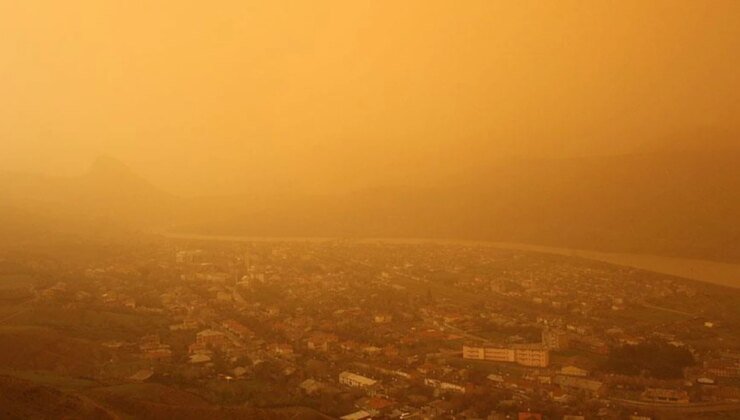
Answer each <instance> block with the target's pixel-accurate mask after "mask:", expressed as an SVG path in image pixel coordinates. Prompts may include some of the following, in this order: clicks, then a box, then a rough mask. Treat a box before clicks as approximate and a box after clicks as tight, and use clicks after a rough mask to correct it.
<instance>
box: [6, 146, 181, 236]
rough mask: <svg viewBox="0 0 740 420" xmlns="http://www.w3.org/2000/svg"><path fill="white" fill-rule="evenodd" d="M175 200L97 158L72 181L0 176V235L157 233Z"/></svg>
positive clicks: (115, 164)
mask: <svg viewBox="0 0 740 420" xmlns="http://www.w3.org/2000/svg"><path fill="white" fill-rule="evenodd" d="M175 200H176V199H175V198H174V197H172V196H171V195H169V194H167V193H165V192H163V191H160V190H158V189H157V188H155V187H154V186H152V185H151V184H150V183H149V182H147V181H146V180H144V179H143V178H141V177H139V176H137V175H136V174H134V173H133V172H132V171H131V170H130V169H129V168H128V167H127V166H126V165H124V164H123V163H121V162H119V161H117V160H115V159H112V158H109V157H100V158H98V159H97V160H96V161H95V162H94V163H93V164H92V165H91V167H90V168H89V170H88V171H87V172H85V173H84V174H83V175H81V176H78V177H51V176H43V175H35V174H17V173H5V174H0V216H2V220H3V222H2V223H0V233H2V234H3V235H6V236H9V237H11V236H12V237H28V236H29V235H31V236H38V235H48V234H77V235H89V234H96V233H104V232H116V231H119V230H121V229H132V228H134V229H141V228H150V227H155V226H156V227H159V226H161V225H162V223H164V221H165V220H167V217H169V216H170V215H171V212H172V209H173V208H174V206H173V204H174V203H175Z"/></svg>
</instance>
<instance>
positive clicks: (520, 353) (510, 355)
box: [463, 346, 550, 367]
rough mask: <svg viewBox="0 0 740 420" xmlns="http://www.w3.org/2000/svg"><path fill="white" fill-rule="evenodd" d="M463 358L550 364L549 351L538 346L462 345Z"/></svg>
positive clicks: (540, 365) (538, 365) (531, 364)
mask: <svg viewBox="0 0 740 420" xmlns="http://www.w3.org/2000/svg"><path fill="white" fill-rule="evenodd" d="M463 358H464V359H472V360H488V361H491V362H509V363H514V362H515V363H518V364H520V365H522V366H531V367H547V366H548V365H549V364H550V352H549V351H548V350H547V349H544V348H542V347H540V346H520V347H516V348H506V347H484V346H463Z"/></svg>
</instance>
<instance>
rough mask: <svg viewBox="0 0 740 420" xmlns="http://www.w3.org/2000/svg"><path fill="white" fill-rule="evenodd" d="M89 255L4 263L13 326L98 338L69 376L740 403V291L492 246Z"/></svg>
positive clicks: (465, 406) (421, 406) (253, 244)
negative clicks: (20, 275) (16, 280)
mask: <svg viewBox="0 0 740 420" xmlns="http://www.w3.org/2000/svg"><path fill="white" fill-rule="evenodd" d="M91 252H93V251H91ZM78 254H82V253H78ZM93 254H94V258H93V257H92V256H90V257H89V258H82V257H76V258H69V259H62V260H60V259H52V258H50V257H48V256H43V255H41V254H39V253H30V252H29V253H27V254H19V253H17V254H15V255H4V256H3V257H2V259H0V263H2V264H1V265H2V267H3V270H4V272H8V270H10V268H9V267H10V266H11V265H13V264H15V266H17V267H22V269H21V268H17V267H16V268H17V271H18V272H25V273H27V274H26V278H27V279H33V281H32V282H31V283H30V284H29V285H27V286H23V287H21V286H16V287H11V286H12V285H7V284H4V285H3V288H2V290H0V291H1V292H2V293H3V295H2V297H3V298H4V300H3V301H4V302H15V303H13V305H11V306H12V308H11V309H12V310H11V309H7V310H4V312H3V318H2V319H0V322H2V324H3V325H2V326H3V328H8V327H10V326H14V325H15V326H26V327H30V326H33V327H37V328H47V329H51V330H53V331H56V332H57V333H58V334H63V335H64V336H67V337H74V338H75V339H84V340H85V342H86V343H88V345H87V346H86V347H87V348H86V349H85V350H84V354H86V355H87V360H85V363H81V364H83V365H84V366H80V367H77V368H76V367H75V366H64V360H65V359H64V358H61V357H60V359H59V360H58V361H57V363H58V364H61V365H62V366H60V367H59V368H57V369H56V370H55V371H56V373H57V374H60V372H61V373H63V374H64V375H65V376H66V377H79V378H84V380H88V381H93V382H95V383H98V384H129V385H130V386H131V387H136V386H139V385H142V386H143V385H146V384H161V385H164V386H166V387H168V388H173V389H179V390H183V391H187V392H188V393H192V394H195V395H198V396H199V397H200V398H203V399H205V400H207V401H209V402H212V403H214V404H220V405H233V406H250V407H264V408H275V407H307V408H310V409H311V410H314V411H315V412H316V413H320V415H322V416H328V417H333V418H342V419H356V420H361V419H370V418H395V419H414V418H419V419H421V418H458V419H463V418H469V419H496V420H498V419H566V420H578V419H594V418H605V419H611V418H629V419H633V420H643V419H662V418H669V419H670V418H713V419H715V418H733V415H737V414H738V410H740V337H739V336H737V334H734V333H733V332H736V331H737V328H738V323H739V322H740V304H738V303H740V293H738V291H736V290H734V289H728V288H723V287H721V286H711V285H703V284H699V283H697V282H693V281H690V280H685V279H681V278H676V277H669V276H665V275H660V274H656V273H651V272H647V271H640V270H636V269H631V268H627V267H620V266H615V265H609V264H606V263H599V262H594V261H590V260H585V259H579V258H575V257H564V256H555V255H548V254H541V253H533V252H524V251H514V250H507V249H502V248H495V247H493V246H487V245H481V244H458V243H444V242H441V243H414V242H408V243H404V242H394V241H370V240H366V241H351V240H293V241H219V240H197V239H172V238H170V239H158V240H156V241H152V242H151V243H148V244H147V245H146V246H143V245H140V244H139V245H137V246H136V247H135V250H116V251H115V252H113V251H110V250H108V251H106V250H101V251H98V252H97V253H95V252H93ZM101 255H102V257H101ZM11 259H14V260H11ZM2 278H4V279H5V278H12V277H8V276H5V277H2ZM9 308H10V307H9ZM16 334H22V333H21V332H17V331H16ZM17 342H18V343H19V346H22V343H23V341H22V340H19V341H17ZM18 351H19V352H22V351H23V349H22V348H21V347H19V349H18ZM59 351H62V350H59ZM21 365H22V363H21ZM31 368H33V370H35V371H37V370H42V369H39V366H35V365H34V366H31ZM42 368H43V366H42ZM132 389H133V388H132Z"/></svg>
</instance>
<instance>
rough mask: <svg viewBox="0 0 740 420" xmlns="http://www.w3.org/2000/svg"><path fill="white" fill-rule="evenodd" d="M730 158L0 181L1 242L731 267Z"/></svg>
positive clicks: (114, 165) (736, 159) (102, 166)
mask: <svg viewBox="0 0 740 420" xmlns="http://www.w3.org/2000/svg"><path fill="white" fill-rule="evenodd" d="M737 168H740V153H738V152H737V151H731V150H725V151H722V152H716V153H715V152H703V153H697V152H689V151H681V152H661V153H650V154H641V155H625V156H611V157H588V158H577V159H540V160H533V159H518V160H517V159H513V160H508V161H503V162H500V163H498V164H496V165H492V166H490V167H487V168H479V169H475V170H469V171H467V172H465V173H461V174H460V175H459V176H458V177H457V178H455V179H451V180H450V181H449V185H453V186H445V187H439V188H430V189H422V188H402V187H388V188H375V189H367V190H362V191H356V192H354V193H350V194H335V195H323V196H315V195H313V196H310V195H304V196H299V195H296V196H224V197H200V198H191V199H185V198H178V197H174V196H171V195H169V194H167V193H165V192H162V191H161V190H158V189H157V188H155V187H153V186H152V185H151V184H149V183H148V182H147V181H145V180H144V179H142V178H140V177H139V176H137V175H136V174H134V173H132V172H131V171H130V170H129V169H128V168H127V167H126V166H125V165H124V164H122V163H120V162H118V161H116V160H114V159H111V158H101V159H99V160H97V161H96V162H95V163H94V164H93V165H92V167H91V168H90V170H89V171H88V172H87V173H86V174H84V175H83V176H80V177H76V178H53V177H43V176H32V175H19V174H6V175H4V176H0V200H1V201H0V217H2V219H1V220H2V221H3V222H1V223H0V234H2V235H4V236H6V237H9V236H11V235H14V236H16V237H19V236H20V237H23V236H24V235H26V236H27V235H39V234H48V233H55V232H75V231H80V232H89V231H91V230H94V231H95V232H106V231H115V230H117V229H127V230H130V229H137V230H145V229H156V230H159V229H167V230H170V231H177V232H187V233H200V234H219V235H258V236H343V237H435V238H460V239H486V240H496V241H516V242H528V243H533V244H542V245H554V246H569V247H578V248H587V249H596V250H616V251H625V252H644V253H656V254H667V255H680V256H691V257H701V258H709V259H718V260H733V261H740V226H738V224H737V220H736V218H737V215H738V214H740V188H738V185H740V171H739V170H738V169H737Z"/></svg>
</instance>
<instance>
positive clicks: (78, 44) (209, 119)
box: [0, 0, 740, 194]
mask: <svg viewBox="0 0 740 420" xmlns="http://www.w3.org/2000/svg"><path fill="white" fill-rule="evenodd" d="M738 63H740V1H737V0H729V1H721V0H711V1H699V0H697V1H679V0H668V1H658V0H650V1H645V0H637V1H625V0H619V1H585V0H584V1H562V0H558V1H555V0H553V1H531V2H530V1H522V0H516V1H514V0H512V1H494V0H484V1H476V0H465V1H450V0H445V1H432V0H419V1H410V0H405V1H398V0H393V1H378V0H372V1H347V0H341V1H318V0H311V1H308V0H306V1H276V0H269V1H260V2H255V1H245V0H238V1H237V0H224V1H218V0H216V1H210V2H203V1H190V0H177V1H174V0H173V1H170V0H167V1H165V0H157V1H146V0H138V1H137V0H124V1H106V0H89V1H80V0H67V1H58V0H47V1H39V0H22V1H3V2H0V98H2V100H0V146H2V147H1V148H0V165H1V167H0V170H11V171H34V172H45V173H54V174H68V175H69V174H78V173H81V172H82V171H83V170H84V168H85V167H87V166H88V165H89V164H90V162H91V161H92V160H93V159H94V157H95V156H97V155H100V154H106V155H111V156H114V157H117V158H119V159H121V160H123V161H125V162H127V163H128V164H129V165H130V166H131V167H133V168H134V169H135V170H136V171H137V172H139V173H141V174H142V175H144V176H146V177H147V178H149V179H150V180H152V181H153V182H154V183H155V184H157V185H160V186H162V187H164V188H166V189H168V190H171V191H174V192H177V193H182V194H201V193H206V192H213V193H226V192H237V191H244V190H255V189H256V190H291V189H293V190H312V191H325V190H336V189H339V190H342V189H349V188H355V187H362V186H366V185H374V184H386V183H393V184H399V183H403V184H418V183H424V182H426V181H429V182H433V180H435V179H436V177H439V176H443V175H444V174H447V173H450V172H454V171H455V170H456V169H457V168H459V167H467V166H476V165H483V164H485V163H486V162H490V161H492V160H495V159H498V158H501V157H506V156H572V155H584V154H585V155H588V154H601V153H620V152H627V151H633V150H649V149H650V148H652V147H654V146H655V145H657V144H660V143H661V142H664V141H665V139H666V138H672V136H681V135H682V133H691V132H692V130H695V129H697V128H699V127H714V128H717V129H719V130H729V131H730V132H737V131H734V130H737V129H738V124H739V121H740V105H739V99H740V81H739V76H738V73H740V72H738ZM709 141H710V142H711V139H710V140H709ZM430 180H431V181H430Z"/></svg>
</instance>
